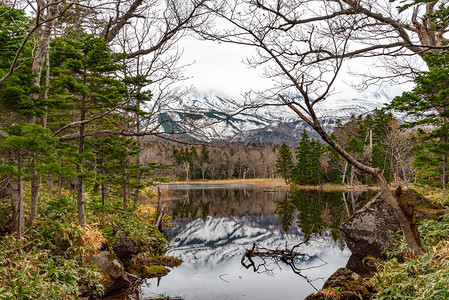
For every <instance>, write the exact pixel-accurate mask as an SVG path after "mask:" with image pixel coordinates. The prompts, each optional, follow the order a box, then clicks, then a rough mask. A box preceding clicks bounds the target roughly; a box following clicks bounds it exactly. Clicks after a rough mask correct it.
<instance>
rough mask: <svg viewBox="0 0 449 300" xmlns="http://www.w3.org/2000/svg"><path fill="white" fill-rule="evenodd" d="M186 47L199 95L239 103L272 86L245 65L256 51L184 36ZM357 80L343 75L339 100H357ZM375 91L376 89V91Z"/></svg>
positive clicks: (186, 58)
mask: <svg viewBox="0 0 449 300" xmlns="http://www.w3.org/2000/svg"><path fill="white" fill-rule="evenodd" d="M181 47H184V55H183V57H182V59H181V62H182V63H183V64H192V65H190V66H187V67H186V69H185V72H184V73H185V75H186V76H188V77H192V78H191V79H189V80H187V82H186V83H187V84H188V85H189V86H190V85H191V86H193V87H195V88H196V90H197V91H198V92H207V93H208V92H212V93H213V94H219V95H221V96H227V97H230V98H233V99H235V100H238V99H239V98H241V96H240V95H241V94H243V93H245V92H248V91H249V90H250V89H254V90H264V89H265V88H267V87H269V86H271V84H272V83H271V80H270V79H267V78H264V77H262V75H261V70H254V69H252V68H249V67H248V66H247V65H245V64H244V63H243V60H244V59H245V58H246V57H248V56H251V54H253V53H254V52H253V51H254V49H252V48H250V47H248V46H241V45H234V44H226V43H218V42H213V41H199V40H197V39H195V38H193V37H184V38H183V40H182V41H181ZM357 64H358V65H357V68H359V69H360V68H368V67H369V66H368V65H365V66H364V65H363V63H362V64H360V61H359V62H357ZM353 81H354V80H352V79H351V76H350V75H348V74H346V73H345V72H343V73H340V75H339V80H338V81H337V82H336V84H335V85H334V87H335V92H336V94H335V95H334V96H333V97H337V98H353V97H357V96H358V95H359V94H360V92H358V91H356V90H355V89H354V88H353V87H352V86H351V85H350V83H352V82H353ZM410 88H411V85H408V86H402V87H395V88H394V90H395V91H396V90H397V91H396V92H395V94H400V93H401V92H402V90H406V89H410ZM373 90H375V88H373Z"/></svg>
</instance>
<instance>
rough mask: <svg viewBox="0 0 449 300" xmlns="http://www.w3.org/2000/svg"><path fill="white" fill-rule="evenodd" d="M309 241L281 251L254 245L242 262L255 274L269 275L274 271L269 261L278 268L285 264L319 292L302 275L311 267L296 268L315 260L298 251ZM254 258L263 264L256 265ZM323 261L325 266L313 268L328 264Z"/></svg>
mask: <svg viewBox="0 0 449 300" xmlns="http://www.w3.org/2000/svg"><path fill="white" fill-rule="evenodd" d="M308 241H309V239H306V240H304V241H302V242H301V243H299V244H296V245H294V246H293V247H291V248H290V249H289V248H288V247H287V245H285V248H284V249H280V248H279V247H278V248H276V249H268V248H265V247H262V246H260V245H258V244H256V243H254V244H253V247H252V248H251V249H246V251H245V253H244V254H243V256H242V259H241V261H240V262H241V264H242V266H244V267H245V268H246V269H250V268H251V269H252V270H253V271H254V272H258V273H268V274H271V273H272V270H271V269H269V268H268V266H267V259H270V260H271V261H273V262H274V263H275V264H276V265H277V266H279V262H283V263H284V264H286V265H288V266H289V267H290V268H291V270H292V271H293V272H294V273H295V274H297V275H299V276H301V277H302V278H304V279H305V280H306V281H307V283H309V284H310V286H312V287H313V288H314V289H315V290H317V291H318V289H317V288H316V287H315V286H314V285H313V284H312V280H310V279H309V278H307V276H305V275H303V274H301V271H303V270H306V269H311V268H310V267H309V268H305V269H300V268H298V267H296V263H297V262H304V261H310V260H312V259H314V257H312V256H310V255H308V254H305V253H302V252H298V251H296V249H297V248H298V247H300V246H301V245H304V244H306V243H307V242H308ZM254 258H259V259H260V260H261V262H260V263H256V262H255V260H254ZM321 261H322V262H323V264H321V265H319V266H316V267H312V268H319V267H321V266H323V265H325V264H326V262H324V261H323V260H321Z"/></svg>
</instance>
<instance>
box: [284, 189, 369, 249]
mask: <svg viewBox="0 0 449 300" xmlns="http://www.w3.org/2000/svg"><path fill="white" fill-rule="evenodd" d="M372 194H373V193H366V192H365V193H363V192H361V191H344V192H333V193H330V192H320V191H291V192H290V193H288V194H287V195H286V196H285V197H284V199H282V200H279V201H277V202H276V213H277V214H278V216H279V221H280V223H281V226H282V229H283V230H284V231H288V230H289V228H290V227H291V226H292V225H294V220H295V219H296V225H297V226H298V227H299V228H300V229H301V231H302V233H303V234H304V236H305V237H306V238H310V237H311V236H312V235H321V234H323V233H324V232H325V231H327V229H329V230H330V233H331V235H332V238H333V239H334V240H337V239H338V238H339V231H338V227H339V226H340V224H341V223H342V222H343V221H344V220H346V219H347V218H348V217H349V216H350V215H351V214H352V213H354V211H356V210H357V209H359V208H360V207H361V205H363V204H364V203H366V201H367V200H369V199H370V198H371V196H372Z"/></svg>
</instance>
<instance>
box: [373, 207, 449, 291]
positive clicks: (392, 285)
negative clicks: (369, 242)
mask: <svg viewBox="0 0 449 300" xmlns="http://www.w3.org/2000/svg"><path fill="white" fill-rule="evenodd" d="M419 230H420V234H421V238H422V242H423V245H424V247H425V250H426V254H425V255H423V256H421V257H413V256H412V255H411V254H410V252H409V250H408V249H407V246H406V244H405V242H404V240H403V239H401V240H399V237H396V238H397V239H398V244H397V247H396V249H394V250H393V251H391V252H390V253H388V254H389V256H390V257H400V256H405V261H404V262H403V263H399V262H398V259H397V258H393V259H391V260H390V261H388V262H386V263H385V264H384V265H383V269H382V270H381V271H380V272H378V274H377V275H376V277H374V278H373V279H372V280H371V282H372V283H373V284H374V286H375V288H376V290H377V291H378V293H377V297H378V299H398V300H399V299H449V288H448V287H449V240H448V233H449V215H444V216H443V217H442V218H441V220H439V221H436V220H427V221H423V222H422V223H421V224H420V225H419Z"/></svg>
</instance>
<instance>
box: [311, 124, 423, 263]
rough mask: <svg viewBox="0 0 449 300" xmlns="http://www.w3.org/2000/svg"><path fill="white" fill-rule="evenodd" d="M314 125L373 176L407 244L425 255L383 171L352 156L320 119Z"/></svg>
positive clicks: (324, 138) (322, 134)
mask: <svg viewBox="0 0 449 300" xmlns="http://www.w3.org/2000/svg"><path fill="white" fill-rule="evenodd" d="M312 125H313V126H312V127H313V128H314V129H315V130H316V131H317V132H318V134H319V135H320V136H321V137H322V138H323V140H324V141H325V142H326V143H328V144H329V145H330V146H331V147H332V148H334V149H335V150H336V151H337V153H339V154H340V155H341V156H342V157H343V158H344V159H346V161H348V163H349V164H351V165H352V166H354V167H356V168H358V169H359V170H360V171H362V172H364V173H367V174H370V175H371V176H373V178H374V180H375V181H376V182H377V184H378V185H379V186H380V189H381V193H382V194H383V196H384V199H386V201H387V203H388V204H389V205H390V207H391V208H392V209H393V210H394V213H395V215H396V218H397V220H398V221H399V224H400V226H401V229H402V232H403V234H404V237H405V239H406V241H407V244H408V245H409V247H410V248H411V249H412V251H413V252H414V253H415V255H423V254H424V250H423V248H422V246H421V241H420V240H419V236H418V237H416V236H415V235H414V234H413V229H412V226H413V224H411V222H410V221H409V220H408V219H407V217H406V215H405V213H404V212H403V210H402V209H401V208H400V206H399V203H398V201H397V200H396V198H395V197H394V196H393V193H392V191H391V189H390V187H389V185H388V183H387V180H386V179H385V177H384V175H383V174H382V171H381V170H380V169H378V168H372V167H369V166H366V165H364V164H362V163H361V162H359V161H358V160H356V159H355V158H354V157H353V156H351V155H350V154H349V153H348V152H346V150H344V149H343V148H342V147H341V146H340V145H338V144H337V143H336V142H335V141H334V140H333V139H331V138H330V136H329V135H328V134H327V133H326V132H325V131H324V130H323V129H322V127H321V126H320V124H319V123H318V120H316V122H314V123H313V124H312Z"/></svg>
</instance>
